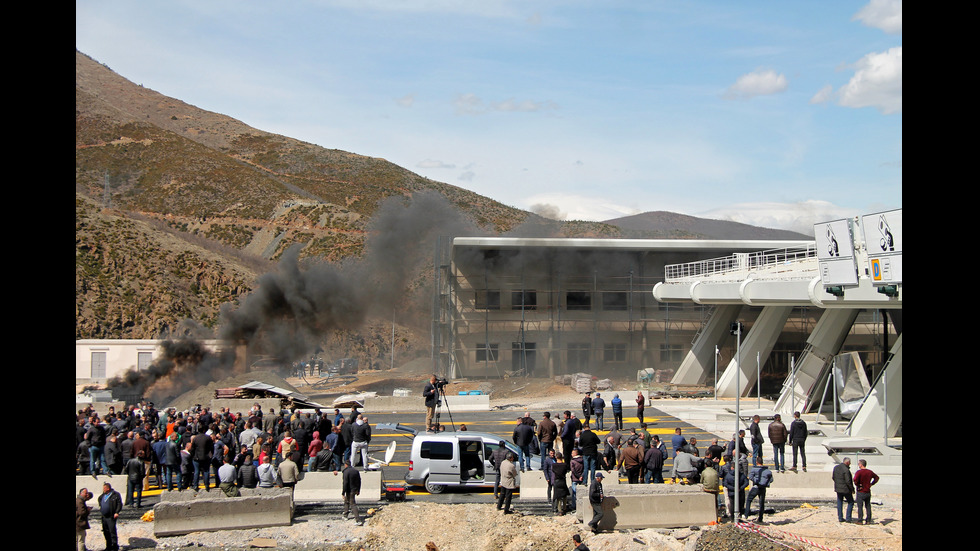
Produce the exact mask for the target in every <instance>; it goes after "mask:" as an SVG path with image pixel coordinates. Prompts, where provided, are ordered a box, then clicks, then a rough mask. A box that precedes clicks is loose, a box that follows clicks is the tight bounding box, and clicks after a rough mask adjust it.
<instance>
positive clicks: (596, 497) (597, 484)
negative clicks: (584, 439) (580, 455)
mask: <svg viewBox="0 0 980 551" xmlns="http://www.w3.org/2000/svg"><path fill="white" fill-rule="evenodd" d="M583 434H585V433H584V431H583ZM602 476H603V475H602V471H599V472H597V473H596V474H595V479H594V480H593V481H592V485H591V486H589V505H591V506H592V520H590V521H589V528H591V529H592V533H593V534H598V533H599V522H601V521H602V516H603V514H602V499H603V497H605V496H604V495H603V493H602Z"/></svg>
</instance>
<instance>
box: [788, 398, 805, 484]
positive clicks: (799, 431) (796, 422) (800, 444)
mask: <svg viewBox="0 0 980 551" xmlns="http://www.w3.org/2000/svg"><path fill="white" fill-rule="evenodd" d="M809 435H810V432H809V430H807V427H806V421H804V420H803V419H800V412H798V411H796V412H793V422H792V423H790V425H789V443H790V444H792V445H793V468H792V469H790V470H791V471H795V470H796V455H797V453H799V454H800V455H801V456H803V472H806V437H807V436H809Z"/></svg>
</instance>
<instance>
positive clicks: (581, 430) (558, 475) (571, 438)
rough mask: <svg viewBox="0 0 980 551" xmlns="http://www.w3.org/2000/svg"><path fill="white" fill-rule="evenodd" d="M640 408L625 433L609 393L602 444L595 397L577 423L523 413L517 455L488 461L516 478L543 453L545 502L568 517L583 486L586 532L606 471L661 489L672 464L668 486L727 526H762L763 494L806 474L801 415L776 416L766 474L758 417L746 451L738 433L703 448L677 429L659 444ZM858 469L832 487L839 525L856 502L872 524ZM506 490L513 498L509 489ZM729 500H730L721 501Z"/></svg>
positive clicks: (640, 400)
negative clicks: (708, 500)
mask: <svg viewBox="0 0 980 551" xmlns="http://www.w3.org/2000/svg"><path fill="white" fill-rule="evenodd" d="M644 404H645V397H644V396H643V394H642V393H637V397H636V413H637V418H638V420H639V425H640V426H639V427H638V428H637V427H631V428H630V429H628V430H627V429H625V427H624V425H623V421H622V419H623V414H622V411H623V410H622V408H623V406H622V400H621V399H620V397H619V395H618V394H614V397H613V399H612V403H611V405H612V410H613V423H612V424H611V426H610V427H609V431H608V432H606V433H605V435H604V437H603V438H600V437H599V436H598V435H597V434H596V433H595V432H594V431H593V430H592V426H591V421H592V420H593V419H594V421H595V423H596V425H597V430H600V431H603V430H605V429H604V428H603V423H604V413H605V408H606V405H605V401H604V399H603V398H602V395H601V393H599V392H596V393H595V396H594V397H593V396H592V393H591V392H586V393H585V396H584V397H583V399H582V417H581V419H580V418H577V417H576V414H575V413H574V412H572V411H570V410H566V411H564V412H563V413H562V418H561V419H560V420H559V421H558V422H557V423H556V422H555V421H553V420H552V419H551V414H550V412H545V413H544V414H543V416H542V418H541V420H540V421H538V422H535V421H534V419H533V418H531V417H530V414H525V415H524V417H519V418H518V419H517V426H516V427H515V429H514V433H513V441H514V444H515V445H516V446H517V448H518V453H517V454H513V453H511V454H510V455H511V456H513V457H512V458H508V459H505V458H504V457H502V456H501V457H494V458H492V459H491V462H492V463H494V465H495V466H496V465H503V466H504V468H505V469H508V470H510V469H511V468H513V471H514V477H516V472H517V470H520V471H521V472H524V471H525V465H530V456H531V450H532V449H534V450H535V451H536V452H538V453H540V456H541V458H542V461H541V470H542V471H543V472H544V475H545V480H546V481H547V482H548V500H549V501H550V502H551V503H552V505H553V508H554V511H555V512H556V513H557V514H564V513H565V512H566V511H568V510H573V509H574V508H575V503H576V497H577V493H578V491H579V487H580V486H586V487H587V488H588V490H587V491H588V492H589V501H590V504H591V505H592V507H593V514H594V517H593V521H592V522H590V524H589V526H590V528H592V529H593V530H594V531H595V530H597V529H598V523H599V521H600V520H601V518H602V511H601V506H600V504H601V502H602V499H601V498H602V479H603V477H604V476H605V475H604V474H603V472H605V473H611V472H614V471H615V472H616V475H617V476H620V477H625V478H626V479H627V481H628V483H629V484H657V483H663V482H664V472H665V471H668V469H667V467H668V463H669V476H670V478H672V479H673V480H672V482H675V483H680V484H702V487H703V488H704V490H705V491H707V492H710V493H713V494H715V495H716V506H717V512H718V514H719V516H722V517H725V518H728V519H735V518H736V516H738V517H740V518H742V519H745V518H748V517H749V516H751V515H753V514H756V515H757V517H756V522H758V523H763V522H764V514H765V510H766V491H767V489H768V488H769V486H770V485H771V484H772V482H773V478H774V477H773V473H774V472H781V473H785V472H786V471H787V470H789V471H797V469H798V468H800V467H802V470H803V472H806V468H807V461H806V449H805V445H806V439H807V437H808V435H809V429H808V427H807V425H806V422H805V421H804V420H803V419H802V418H801V415H800V413H799V412H795V413H794V414H793V421H792V423H791V424H790V426H789V427H788V428H787V427H786V426H785V425H784V424H783V422H782V418H781V416H780V415H778V414H776V415H775V416H774V419H773V421H772V423H770V424H769V426H768V428H767V434H768V440H769V443H770V444H771V445H772V453H773V460H772V467H771V468H770V467H769V466H767V465H766V464H765V462H764V459H763V455H764V452H763V447H764V444H765V443H766V438H765V437H764V436H763V432H762V427H761V426H760V421H761V418H760V416H758V415H755V416H753V418H752V423H751V424H750V425H749V429H748V433H749V442H748V444H746V441H745V438H746V431H745V430H740V431H738V432H737V433H735V434H733V435H732V438H731V440H729V441H728V442H727V443H719V439H718V438H712V439H711V443H710V444H709V445H708V446H707V447H706V448H704V449H701V448H699V447H698V442H697V439H696V438H695V437H691V438H690V439H688V438H686V437H685V435H684V434H682V429H681V428H680V427H678V428H676V429H675V430H674V434H673V435H672V436H671V437H670V441H669V443H668V442H666V441H662V440H661V439H660V437H659V435H656V434H651V433H650V432H649V430H648V426H647V423H646V422H644V420H643V412H644ZM665 440H666V439H665ZM787 444H789V445H790V446H791V449H792V466H791V467H789V468H788V469H787V467H786V458H785V452H786V445H787ZM501 447H502V446H501ZM501 454H504V452H503V451H502V452H501ZM508 460H509V461H510V464H509V463H508ZM859 464H861V466H862V470H860V471H858V473H856V474H854V475H853V476H851V475H850V471H849V466H850V459H845V460H844V462H843V463H842V464H840V465H838V466H837V468H836V469H835V473H834V484H835V488H836V491H837V494H838V499H837V502H838V504H837V508H838V517H839V520H840V521H841V522H851V521H852V509H853V506H854V503H857V504H858V521H859V522H860V521H861V518H862V510H865V509H866V510H867V514H866V516H865V517H864V522H865V523H870V522H871V505H870V503H871V502H870V487H871V486H872V485H873V484H875V483H876V482H877V481H878V476H877V475H876V474H874V473H873V471H871V470H870V469H867V465H866V462H865V460H863V459H862V460H860V462H859ZM527 468H529V467H527ZM498 471H499V469H498ZM839 471H840V472H839ZM845 471H846V472H845ZM514 477H511V476H507V477H505V478H504V480H505V482H504V483H501V482H500V480H501V479H500V475H499V474H498V484H497V485H500V486H501V487H502V488H503V487H505V486H506V484H508V483H511V480H510V479H511V478H514ZM566 477H568V479H566ZM569 482H570V483H569ZM750 482H751V488H750V489H749V491H747V492H746V491H745V490H744V489H745V488H747V487H749V483H750ZM497 485H495V487H494V497H498V495H499V496H500V499H501V500H502V501H501V502H499V503H498V508H500V507H499V505H500V504H506V503H509V499H508V498H507V497H505V496H506V494H505V493H504V492H503V490H501V491H500V492H498V488H497ZM722 488H724V494H723V493H722V491H721V489H722ZM855 489H856V491H855ZM736 490H737V491H736ZM508 491H513V488H509V489H508ZM855 494H856V498H855ZM726 495H727V500H726V499H724V498H725V496H726ZM569 498H570V499H569ZM756 499H758V508H757V510H756V511H755V512H754V513H753V511H752V510H751V508H752V504H753V503H754V502H755V500H756ZM736 501H737V503H736ZM844 502H847V503H848V509H847V514H846V518H845V515H844V514H843V513H842V504H843V503H844Z"/></svg>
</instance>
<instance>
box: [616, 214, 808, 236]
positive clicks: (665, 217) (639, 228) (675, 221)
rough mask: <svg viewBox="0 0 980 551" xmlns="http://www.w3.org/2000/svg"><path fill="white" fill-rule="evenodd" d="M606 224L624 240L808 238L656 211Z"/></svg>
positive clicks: (796, 234)
mask: <svg viewBox="0 0 980 551" xmlns="http://www.w3.org/2000/svg"><path fill="white" fill-rule="evenodd" d="M605 223H606V224H609V225H611V226H616V227H617V228H620V229H621V230H622V231H623V237H649V236H651V235H656V236H658V237H660V238H691V237H695V238H697V239H738V240H743V239H795V240H798V239H807V240H812V239H813V236H812V235H804V234H801V233H797V232H794V231H789V230H777V229H769V228H760V227H757V226H750V225H748V224H742V223H740V222H730V221H726V220H711V219H708V218H697V217H694V216H688V215H686V214H677V213H675V212H665V211H654V212H644V213H642V214H634V215H632V216H624V217H622V218H614V219H612V220H606V221H605Z"/></svg>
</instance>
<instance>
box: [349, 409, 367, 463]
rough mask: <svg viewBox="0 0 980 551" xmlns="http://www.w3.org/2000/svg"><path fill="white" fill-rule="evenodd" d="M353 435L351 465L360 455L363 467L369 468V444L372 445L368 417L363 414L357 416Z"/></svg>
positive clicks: (352, 429)
mask: <svg viewBox="0 0 980 551" xmlns="http://www.w3.org/2000/svg"><path fill="white" fill-rule="evenodd" d="M351 435H352V436H353V437H354V442H352V443H351V466H353V465H354V463H355V462H357V457H355V456H358V455H359V456H360V461H361V468H362V469H367V465H368V446H370V445H371V425H369V424H368V421H367V417H364V415H363V414H362V415H358V416H357V421H355V422H354V426H353V427H352V428H351Z"/></svg>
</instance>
